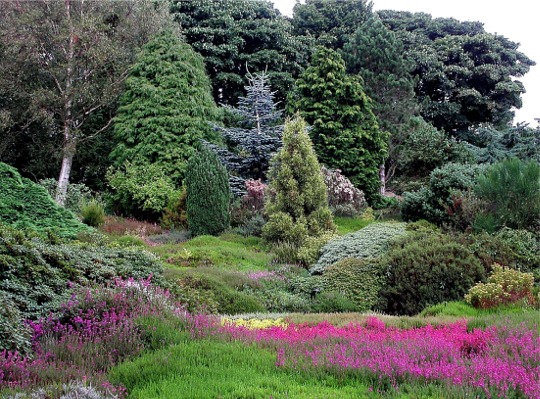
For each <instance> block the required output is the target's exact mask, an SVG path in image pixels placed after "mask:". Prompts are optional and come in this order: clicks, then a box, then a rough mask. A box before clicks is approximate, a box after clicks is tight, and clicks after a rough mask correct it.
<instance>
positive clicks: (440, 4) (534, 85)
mask: <svg viewBox="0 0 540 399" xmlns="http://www.w3.org/2000/svg"><path fill="white" fill-rule="evenodd" d="M271 1H273V2H274V4H275V6H276V8H278V9H279V10H280V11H281V13H282V14H285V15H289V16H291V15H292V8H293V7H294V5H295V4H296V1H295V0H271ZM373 4H374V7H375V9H376V10H386V9H390V10H400V11H412V12H426V13H428V14H431V15H432V16H433V17H453V18H456V19H458V20H460V21H480V22H483V23H484V28H485V29H486V31H487V32H491V33H497V34H499V35H502V36H505V37H507V38H508V39H510V40H512V41H513V42H517V43H520V47H519V50H520V51H521V52H523V53H525V55H527V56H528V57H529V58H531V59H532V60H534V61H536V62H537V63H539V64H540V44H539V43H538V40H540V14H539V13H538V12H537V11H536V6H535V4H536V2H534V1H531V0H512V1H511V2H508V1H501V0H452V1H440V0H374V1H373ZM520 80H521V81H522V82H523V84H524V85H525V89H526V90H527V93H525V94H524V95H523V107H522V108H521V109H519V110H517V111H516V118H515V120H514V121H515V122H529V123H531V126H536V125H537V123H536V122H535V120H534V118H540V106H539V105H538V104H540V65H536V66H534V67H532V68H531V70H530V71H529V73H527V74H526V75H525V77H523V78H521V79H520Z"/></svg>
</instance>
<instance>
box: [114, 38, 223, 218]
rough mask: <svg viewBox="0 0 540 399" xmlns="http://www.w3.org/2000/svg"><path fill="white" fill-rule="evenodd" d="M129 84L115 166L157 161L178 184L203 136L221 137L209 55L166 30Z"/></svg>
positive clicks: (148, 50)
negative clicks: (207, 62)
mask: <svg viewBox="0 0 540 399" xmlns="http://www.w3.org/2000/svg"><path fill="white" fill-rule="evenodd" d="M125 86H126V89H125V92H124V94H123V95H122V97H121V99H120V106H119V108H118V113H117V116H116V118H115V123H114V133H115V140H116V141H117V145H116V148H115V149H114V150H113V152H112V153H111V158H112V159H113V160H114V164H115V167H116V168H121V167H122V166H123V165H124V163H125V162H126V161H127V162H130V163H131V164H132V165H133V166H134V167H135V168H141V167H142V168H143V169H144V168H148V167H155V168H157V169H159V170H160V171H161V173H163V175H164V176H166V177H167V178H169V179H171V181H172V182H173V184H174V186H175V187H179V186H180V184H181V183H182V181H183V180H184V178H185V177H186V167H187V161H188V159H189V158H190V157H191V156H192V155H193V154H195V149H196V147H198V146H199V141H200V140H201V139H204V140H209V141H213V140H216V134H215V132H213V130H212V128H211V126H210V125H209V124H208V122H209V121H216V120H218V119H219V117H220V116H219V110H218V108H217V106H216V104H215V103H214V100H213V99H212V95H211V93H210V81H209V79H208V77H207V76H206V73H205V66H204V60H203V59H202V57H201V56H200V55H199V54H197V53H196V52H195V51H193V49H192V48H191V47H190V46H189V45H188V44H186V43H183V42H182V41H181V40H180V39H178V37H177V36H175V34H174V33H172V32H164V33H162V34H160V35H158V36H156V37H155V38H154V39H153V40H152V41H150V42H149V43H148V44H146V45H145V46H144V48H143V50H142V51H141V53H140V54H139V56H138V57H137V61H136V62H135V64H134V65H133V66H132V67H131V69H130V73H129V76H128V78H127V79H126V83H125ZM167 203H168V201H165V204H164V205H163V206H162V208H161V211H162V210H163V209H164V208H165V206H166V205H167Z"/></svg>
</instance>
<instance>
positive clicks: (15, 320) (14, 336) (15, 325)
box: [0, 291, 31, 352]
mask: <svg viewBox="0 0 540 399" xmlns="http://www.w3.org/2000/svg"><path fill="white" fill-rule="evenodd" d="M0 303H2V306H1V307H0V352H2V351H3V350H8V351H17V350H18V351H19V352H26V351H27V350H29V349H30V338H31V333H30V329H29V328H28V327H27V326H26V325H25V324H24V323H23V319H22V317H21V313H20V312H19V310H18V309H17V307H16V306H15V303H14V302H13V301H12V300H11V299H10V298H9V297H8V296H7V295H6V294H5V293H4V292H2V291H0Z"/></svg>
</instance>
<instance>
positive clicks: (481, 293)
mask: <svg viewBox="0 0 540 399" xmlns="http://www.w3.org/2000/svg"><path fill="white" fill-rule="evenodd" d="M533 284H534V277H533V275H532V273H522V272H520V271H519V270H514V269H508V268H506V269H505V268H503V267H502V266H501V265H497V264H495V265H493V272H492V273H491V275H490V276H489V277H488V279H487V283H485V284H484V283H478V284H476V285H475V286H474V287H472V288H470V289H469V292H468V294H467V295H465V300H466V301H467V302H468V303H470V304H471V305H472V306H474V307H475V308H481V309H487V308H494V307H498V306H501V305H505V304H512V303H516V302H519V301H521V300H523V299H529V300H531V299H532V298H533V296H532V289H533ZM533 301H534V300H533Z"/></svg>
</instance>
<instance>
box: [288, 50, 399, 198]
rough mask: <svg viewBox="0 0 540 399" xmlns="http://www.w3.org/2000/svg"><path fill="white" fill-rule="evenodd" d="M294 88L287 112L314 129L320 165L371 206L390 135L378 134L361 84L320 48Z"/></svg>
mask: <svg viewBox="0 0 540 399" xmlns="http://www.w3.org/2000/svg"><path fill="white" fill-rule="evenodd" d="M296 85H297V88H296V91H295V93H294V94H293V96H292V97H291V99H290V104H289V107H290V108H291V109H292V110H299V112H300V115H302V116H303V117H304V118H305V119H306V121H307V122H308V123H309V124H311V125H312V129H311V131H310V135H311V138H312V140H313V145H314V147H315V151H316V152H317V155H318V157H319V159H320V160H321V162H322V163H324V164H325V165H326V166H328V167H330V168H334V169H340V170H341V171H342V172H343V174H344V175H345V176H347V177H348V178H349V179H350V180H351V181H352V182H353V184H354V185H355V186H356V187H358V188H360V189H362V190H363V191H364V193H365V194H366V196H367V199H368V201H370V200H373V199H374V198H375V197H376V196H377V195H378V193H379V189H380V181H379V168H380V166H381V165H382V164H383V163H384V158H385V156H386V152H387V143H386V142H387V139H388V134H387V133H385V132H383V131H381V129H380V128H379V125H378V123H377V119H376V117H375V115H374V114H373V112H372V102H371V99H370V98H369V97H368V96H367V95H366V94H365V93H364V89H363V87H362V84H361V79H360V78H359V77H356V76H351V75H347V73H346V72H345V63H344V62H343V59H342V58H341V56H340V55H339V54H338V53H337V52H335V51H333V50H329V49H326V48H322V47H321V48H319V49H318V50H317V52H316V53H315V54H314V56H313V60H312V64H311V66H310V67H309V68H307V69H306V70H305V71H304V73H303V74H302V75H301V76H300V79H299V80H298V81H297V83H296Z"/></svg>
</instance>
